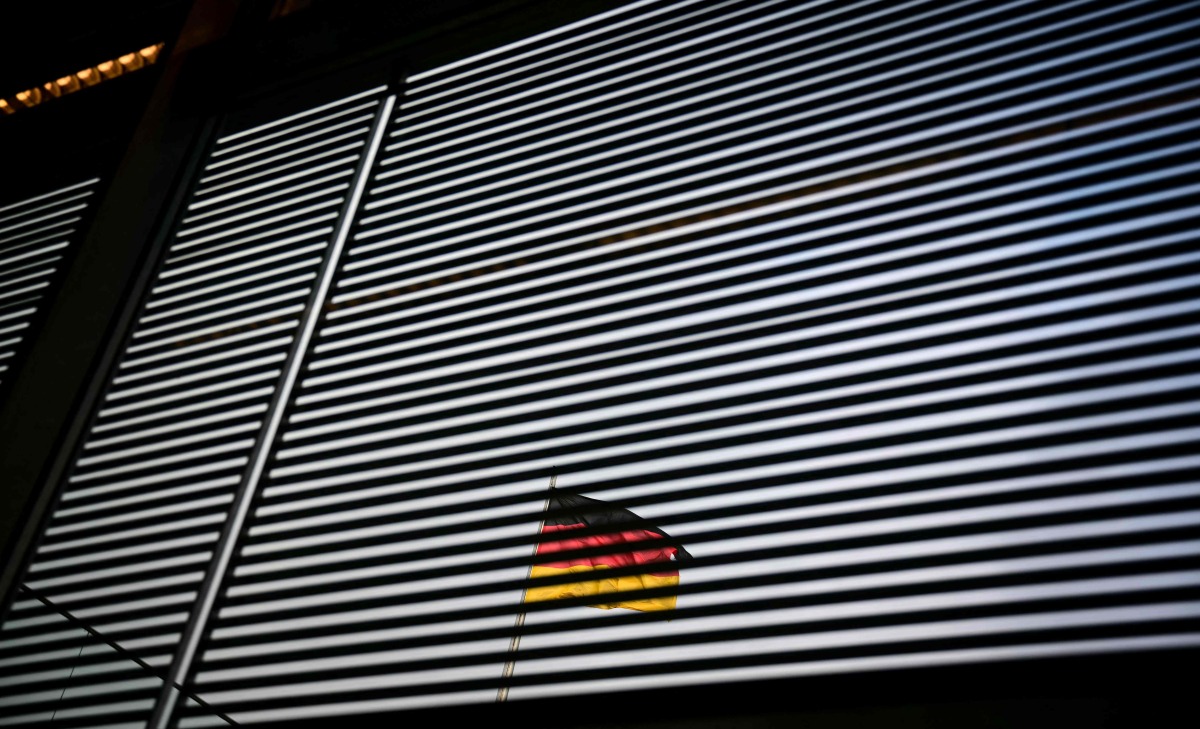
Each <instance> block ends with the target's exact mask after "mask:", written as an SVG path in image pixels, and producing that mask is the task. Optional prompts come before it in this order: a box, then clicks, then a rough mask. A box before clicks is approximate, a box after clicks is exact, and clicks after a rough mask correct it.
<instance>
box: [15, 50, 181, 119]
mask: <svg viewBox="0 0 1200 729" xmlns="http://www.w3.org/2000/svg"><path fill="white" fill-rule="evenodd" d="M162 49H163V44H162V43H155V44H154V45H152V46H146V47H145V48H142V49H139V50H137V51H134V52H132V53H126V54H124V55H121V56H118V57H117V58H116V59H115V60H111V61H104V62H102V63H97V64H96V65H95V66H93V67H91V68H85V69H82V70H80V71H76V72H75V73H73V74H68V75H66V76H62V77H60V78H58V79H55V80H54V81H47V82H46V83H44V84H42V85H41V86H40V87H34V88H32V89H26V90H25V91H21V92H19V93H18V94H16V95H15V97H10V98H13V99H14V100H15V101H16V102H19V103H20V104H21V106H24V107H33V106H37V105H38V104H40V103H42V102H43V101H45V100H47V99H48V98H51V97H58V96H62V95H64V94H70V93H74V92H76V91H78V90H80V89H81V88H83V87H84V86H95V85H96V84H98V83H100V82H101V81H103V80H105V79H110V78H116V77H117V76H120V75H122V74H123V73H125V72H126V71H136V70H138V69H139V68H145V67H146V66H148V65H150V64H152V63H154V62H155V61H156V60H158V54H159V53H161V52H162ZM43 92H44V93H43ZM0 101H3V100H0ZM0 111H3V112H4V113H6V114H12V113H14V112H15V111H16V107H15V106H14V105H13V104H11V103H9V102H8V101H3V105H0Z"/></svg>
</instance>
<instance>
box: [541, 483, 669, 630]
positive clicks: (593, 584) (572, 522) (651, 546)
mask: <svg viewBox="0 0 1200 729" xmlns="http://www.w3.org/2000/svg"><path fill="white" fill-rule="evenodd" d="M576 550H589V551H590V552H592V553H590V554H587V555H585V556H572V555H563V557H564V558H563V559H560V560H555V559H553V555H555V554H556V553H560V552H575V551H576ZM686 559H691V555H690V554H688V552H687V550H685V549H684V548H683V546H682V545H681V544H679V542H677V541H675V540H674V539H672V538H671V536H670V535H668V534H667V533H666V532H664V531H663V530H662V529H659V528H658V527H656V526H654V525H652V524H650V523H649V522H647V521H646V520H645V519H643V518H641V517H640V516H638V515H637V514H634V513H633V512H632V511H629V510H628V509H622V508H620V507H617V506H614V505H613V504H610V503H606V502H604V501H598V500H596V499H589V498H588V497H586V496H580V495H578V494H572V493H560V492H559V491H557V490H552V491H551V492H550V502H549V504H548V505H547V513H546V520H545V523H544V526H543V527H542V531H541V534H540V537H539V542H538V545H537V550H536V552H535V553H534V565H533V569H532V570H531V571H530V577H533V578H538V577H558V576H561V575H578V576H579V577H587V578H589V579H585V580H582V581H580V582H567V583H561V584H554V585H546V586H543V587H533V588H530V589H529V590H528V591H527V592H526V593H525V599H526V601H529V602H540V601H543V600H559V599H563V598H570V597H601V596H603V597H604V598H607V601H605V602H597V603H594V604H591V605H590V607H595V608H600V609H602V610H611V609H613V608H628V609H630V610H672V609H674V607H675V598H676V595H675V594H674V593H673V592H672V593H670V594H666V595H662V596H659V597H640V596H635V597H632V598H630V599H627V600H621V599H619V597H620V593H627V592H631V591H635V590H647V589H658V588H664V587H665V588H675V587H677V586H678V585H679V570H678V569H676V568H675V566H674V564H675V563H676V562H680V561H683V560H686ZM542 560H545V561H542ZM621 567H642V568H645V571H644V572H640V573H636V574H618V575H617V576H615V577H609V576H605V575H603V573H604V572H605V571H607V570H610V569H614V568H621ZM614 598H618V599H614Z"/></svg>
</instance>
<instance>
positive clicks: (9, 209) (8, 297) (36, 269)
mask: <svg viewBox="0 0 1200 729" xmlns="http://www.w3.org/2000/svg"><path fill="white" fill-rule="evenodd" d="M99 182H100V180H99V179H96V178H93V179H90V180H85V181H83V182H78V183H75V184H72V185H67V186H65V187H60V188H57V189H55V190H51V191H50V192H44V193H42V194H40V195H34V196H33V197H28V198H25V199H23V200H19V201H15V202H13V201H8V200H0V399H3V395H4V392H5V391H6V390H7V389H8V387H9V386H11V382H12V379H13V376H14V375H15V374H16V372H17V367H18V365H19V363H20V361H21V360H22V357H21V355H22V354H23V353H24V351H25V348H26V347H27V346H28V344H29V342H30V340H31V338H32V336H33V335H34V334H35V333H36V332H35V328H36V326H35V325H36V322H37V321H38V312H39V310H40V309H41V308H42V306H43V302H44V300H45V297H46V295H47V293H49V292H50V291H51V290H52V288H53V286H54V284H55V283H56V282H57V281H58V279H59V277H60V275H61V274H60V272H61V271H62V270H63V265H64V261H65V259H66V257H67V256H68V255H69V254H70V252H71V250H72V248H73V246H74V245H75V243H76V241H77V240H78V237H79V235H80V232H81V231H82V223H83V221H84V219H85V216H86V215H87V212H88V210H89V209H90V208H91V206H92V202H93V199H94V198H93V196H94V195H95V193H96V185H97V183H99Z"/></svg>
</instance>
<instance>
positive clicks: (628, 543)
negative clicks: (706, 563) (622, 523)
mask: <svg viewBox="0 0 1200 729" xmlns="http://www.w3.org/2000/svg"><path fill="white" fill-rule="evenodd" d="M585 527H586V525H584V524H563V525H558V524H547V525H546V526H545V527H544V528H543V532H542V533H543V535H554V534H556V533H562V532H569V531H572V530H576V529H583V528H585ZM655 542H657V543H658V544H654V543H655ZM662 542H663V537H662V535H660V534H656V533H654V532H650V531H646V530H645V529H628V530H626V531H621V532H609V533H606V534H585V535H581V536H571V535H565V536H564V537H562V538H553V539H544V538H543V540H542V541H541V542H540V543H539V544H538V547H537V554H538V555H548V554H552V553H554V552H566V551H570V550H577V549H605V550H607V551H605V552H604V553H601V554H594V555H590V556H575V557H569V558H568V559H565V560H553V561H542V560H538V561H537V562H536V563H535V564H537V565H541V566H545V567H553V568H556V569H568V568H570V567H576V566H582V567H601V566H602V567H631V566H636V565H654V566H656V567H657V566H658V565H662V563H664V562H665V563H667V564H668V565H670V564H673V560H672V559H671V554H672V552H673V551H674V550H675V547H674V546H672V545H669V544H664V545H662V546H658V545H659V544H662ZM663 566H666V565H663ZM646 573H647V574H652V575H657V576H661V577H678V576H679V570H677V569H671V568H668V569H665V570H664V569H661V568H659V569H651V570H646Z"/></svg>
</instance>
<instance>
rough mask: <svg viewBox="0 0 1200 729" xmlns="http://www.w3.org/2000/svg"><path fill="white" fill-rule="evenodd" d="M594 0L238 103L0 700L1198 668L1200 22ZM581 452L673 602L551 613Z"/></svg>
mask: <svg viewBox="0 0 1200 729" xmlns="http://www.w3.org/2000/svg"><path fill="white" fill-rule="evenodd" d="M602 5H603V7H599V8H596V9H594V10H593V11H592V12H590V13H589V14H587V15H585V16H584V17H581V18H573V19H567V20H563V21H560V22H557V23H554V24H552V25H553V27H551V28H549V29H543V30H540V31H535V30H529V31H527V32H524V33H523V34H522V35H521V37H520V38H518V39H516V40H512V41H509V42H506V43H496V44H494V46H493V47H491V48H489V49H486V50H483V51H480V52H475V53H471V54H467V55H463V54H460V55H459V57H457V58H456V59H455V60H450V61H439V62H437V63H432V62H429V61H426V60H422V58H421V57H420V56H419V55H415V56H411V57H410V56H405V57H404V58H403V59H402V61H401V60H396V61H395V69H397V70H394V71H393V72H392V73H391V74H390V78H389V79H388V80H387V82H385V83H382V84H379V83H376V82H374V81H368V80H367V79H366V75H364V78H362V79H355V78H354V76H353V74H351V75H349V76H348V77H347V78H346V79H345V80H343V81H339V82H338V84H335V85H336V86H337V87H338V91H337V92H336V93H332V94H331V93H329V91H328V89H327V86H328V84H327V85H326V87H322V91H320V92H316V91H313V92H311V94H310V97H311V98H309V97H305V98H306V99H307V100H306V102H305V103H303V104H300V105H299V106H297V104H296V102H295V98H296V96H297V95H296V94H295V93H293V94H292V95H291V96H290V97H289V99H288V101H287V104H288V105H290V106H291V107H295V108H298V109H299V110H294V109H289V111H288V112H287V113H286V114H284V113H275V114H273V113H272V112H271V111H270V110H271V108H272V103H271V99H270V97H265V98H259V99H254V100H252V101H243V102H241V103H242V106H241V107H235V108H231V109H227V110H224V111H222V112H221V113H220V114H219V115H218V116H216V117H214V118H215V119H216V121H215V123H216V126H217V131H216V132H215V133H214V134H213V135H212V137H211V140H210V142H209V143H207V144H206V145H205V146H204V147H203V149H201V150H198V151H197V154H198V155H199V156H200V159H201V160H202V162H201V164H200V165H199V169H198V171H197V173H196V174H195V175H193V176H192V178H191V179H189V180H188V182H187V193H186V195H185V201H184V204H182V205H181V206H180V207H179V210H178V211H177V213H176V214H175V215H173V216H172V217H171V219H170V221H169V222H168V224H169V236H168V239H167V244H166V245H165V247H164V249H163V251H162V252H161V254H160V255H159V256H158V257H157V260H155V261H154V262H153V265H154V266H155V269H154V271H155V273H154V275H153V280H152V282H151V284H150V285H149V286H148V287H147V290H146V292H145V295H144V297H143V298H142V299H141V300H140V302H139V303H138V304H137V315H136V317H135V318H134V321H133V323H132V326H131V327H130V328H129V329H128V331H127V333H125V334H124V335H123V336H124V340H123V342H122V344H121V346H120V354H119V357H118V358H117V359H116V360H115V361H114V363H113V365H112V367H111V368H110V371H108V372H105V373H104V377H105V378H106V379H105V380H104V385H103V394H102V397H101V398H100V400H99V402H98V403H97V405H96V407H94V408H93V409H92V410H91V411H89V412H87V413H84V414H83V415H82V416H81V417H85V418H86V419H87V420H86V427H84V428H83V429H82V430H83V435H82V436H81V439H80V442H79V443H77V444H75V445H74V448H75V450H74V451H73V453H72V455H71V458H70V467H69V468H68V469H67V470H66V471H65V472H64V474H63V477H62V479H61V480H60V482H59V483H56V484H55V488H57V489H58V494H59V496H58V498H57V501H56V502H55V504H54V505H53V507H52V508H51V509H50V510H49V512H48V514H47V517H46V522H45V526H44V527H43V529H42V532H41V536H40V538H39V539H38V541H37V546H36V549H35V550H34V551H33V552H32V554H31V555H30V556H29V558H28V565H27V567H26V570H25V572H24V575H23V577H22V580H23V581H24V583H25V584H26V585H28V587H29V588H31V589H30V591H29V592H27V593H19V592H17V593H15V600H14V602H13V604H12V607H11V610H10V611H9V614H8V616H7V618H6V619H5V622H4V624H3V628H2V630H0V685H3V686H4V687H5V689H6V691H5V693H4V694H3V696H2V697H0V711H3V712H4V713H2V714H0V725H5V724H16V725H40V724H41V723H43V722H50V721H54V722H56V723H59V724H61V723H63V722H64V721H66V722H70V725H77V726H85V725H86V726H91V725H93V724H94V725H97V726H99V725H108V724H114V725H116V724H120V725H125V724H128V725H130V726H150V727H169V726H179V727H200V726H224V725H228V724H230V723H237V724H265V723H271V724H273V725H274V724H284V723H287V722H303V721H306V720H307V721H311V722H314V723H317V724H319V723H320V722H323V721H335V720H350V721H358V720H360V718H361V717H368V716H369V717H373V718H375V719H379V718H380V717H384V718H385V719H384V720H385V721H386V720H394V721H404V720H405V719H404V717H405V716H408V715H412V714H413V713H414V712H425V713H421V714H420V715H421V716H422V717H429V716H436V714H429V713H428V712H429V711H437V710H456V709H462V708H471V707H474V708H477V709H478V710H479V713H478V714H474V715H472V716H477V717H479V718H481V720H487V717H488V716H492V715H491V714H489V713H487V712H488V710H493V711H497V710H500V708H503V709H504V710H510V709H511V710H514V711H520V708H519V707H520V706H530V707H536V706H549V705H551V704H550V703H547V702H555V701H557V702H562V701H570V700H577V701H582V700H583V699H581V698H580V697H591V698H595V697H602V696H606V695H610V694H619V695H621V696H628V695H630V693H629V692H632V693H633V694H638V695H643V696H646V697H647V699H646V700H647V701H650V702H653V701H654V700H655V697H656V696H658V695H664V692H667V691H673V690H683V689H695V690H697V691H701V692H703V691H705V690H717V689H720V690H725V689H727V688H728V687H729V686H731V685H742V686H746V687H752V686H754V685H756V684H762V683H765V682H768V681H787V682H791V683H789V684H787V685H789V686H794V687H795V688H796V691H797V692H798V693H802V692H803V691H804V687H805V686H811V685H815V684H813V683H810V682H814V681H818V680H825V679H827V678H829V677H836V676H849V677H854V676H857V675H862V676H864V677H865V676H875V677H876V678H873V679H870V680H873V681H880V682H883V681H885V680H886V679H879V678H878V675H879V674H880V672H883V673H886V674H888V675H899V676H904V675H908V673H912V672H919V671H928V670H934V669H945V668H950V669H953V670H958V669H960V668H961V669H962V670H964V671H971V670H981V669H980V667H984V666H1003V665H1006V664H1010V663H1013V662H1018V663H1019V662H1027V661H1043V662H1052V661H1055V660H1063V661H1067V660H1087V659H1089V658H1091V657H1099V658H1103V659H1106V660H1115V659H1116V658H1119V657H1120V656H1125V655H1128V656H1131V657H1134V656H1137V657H1142V656H1147V655H1149V656H1152V657H1153V658H1151V659H1150V660H1151V661H1154V660H1157V659H1158V657H1161V660H1162V662H1163V664H1164V665H1167V664H1169V663H1170V662H1171V661H1173V660H1175V659H1176V658H1178V657H1181V656H1182V657H1184V658H1185V659H1188V660H1190V659H1192V658H1194V656H1195V655H1196V648H1197V647H1200V602H1198V601H1197V597H1198V596H1200V541H1197V538H1198V537H1200V484H1198V483H1197V481H1196V476H1197V472H1198V468H1200V457H1198V456H1197V455H1196V453H1197V445H1198V443H1197V441H1198V440H1200V430H1197V428H1196V425H1197V418H1196V416H1197V413H1198V412H1200V407H1198V404H1200V403H1198V401H1197V397H1198V396H1200V389H1198V388H1200V376H1198V375H1197V368H1196V363H1197V360H1198V359H1200V336H1198V335H1200V328H1198V325H1197V323H1196V322H1197V311H1198V310H1200V297H1198V296H1197V287H1198V285H1200V253H1197V250H1198V249H1197V236H1198V235H1200V227H1198V226H1197V224H1196V223H1197V217H1198V216H1200V206H1198V205H1197V202H1198V198H1197V189H1196V185H1195V182H1194V181H1195V178H1196V171H1197V169H1200V143H1198V142H1197V141H1196V134H1195V132H1196V130H1197V128H1198V127H1200V115H1198V114H1197V113H1196V112H1197V105H1198V103H1200V102H1198V100H1197V94H1196V91H1197V89H1198V88H1200V82H1198V81H1197V75H1196V71H1197V68H1198V66H1200V60H1198V59H1200V56H1197V53H1196V49H1197V44H1198V43H1200V41H1197V39H1196V38H1197V36H1196V30H1197V26H1198V24H1200V20H1197V16H1196V14H1195V9H1196V8H1195V4H1193V3H1172V4H1159V3H1151V2H1139V1H1133V2H1124V3H1097V2H1086V1H1079V2H1057V3H1037V2H1029V1H1028V0H1017V1H1014V2H1006V3H987V2H973V1H970V0H964V1H962V2H955V3H940V2H921V1H913V2H905V3H889V2H875V1H863V2H854V3H831V2H791V1H784V0H753V1H750V0H744V1H739V0H730V1H726V2H700V1H699V0H672V1H667V0H641V1H638V2H625V3H611V4H602ZM533 25H536V23H533ZM300 96H301V97H303V96H304V95H303V94H300ZM281 98H282V97H281ZM281 104H282V102H281ZM0 295H3V292H2V291H0ZM552 478H553V479H554V482H555V483H556V484H557V487H558V488H560V489H566V490H569V491H571V492H572V493H578V494H582V495H585V496H588V497H591V498H594V499H600V500H604V501H607V502H611V503H613V504H618V505H620V506H621V507H624V508H628V509H630V510H632V511H634V512H636V513H637V514H639V515H641V516H642V517H645V518H647V519H649V520H651V521H653V522H654V523H655V524H657V525H659V526H661V527H663V528H664V529H665V530H666V531H668V532H670V534H671V535H673V536H674V538H676V539H678V540H679V541H680V543H681V544H683V545H685V546H686V547H687V550H688V551H689V552H690V553H691V556H692V559H691V560H690V561H688V562H687V563H686V564H680V565H679V566H680V570H679V571H680V587H679V590H678V603H677V607H676V608H675V609H674V610H671V611H670V612H669V613H665V614H664V613H654V612H638V611H633V610H620V609H618V610H597V609H595V608H594V607H589V605H588V601H586V600H558V601H551V602H543V603H537V604H532V603H526V602H525V601H524V599H523V596H524V594H525V589H526V588H527V587H529V586H531V585H541V584H544V582H532V583H531V582H530V580H529V578H528V574H529V568H530V564H531V553H532V550H533V548H534V546H535V544H536V543H537V542H538V538H539V536H538V532H539V529H540V527H539V523H540V520H541V519H542V517H543V507H544V504H545V503H546V499H547V496H548V488H549V484H550V482H551V479H552ZM38 596H43V597H45V598H46V599H47V600H49V601H51V602H52V603H53V604H54V605H56V606H58V608H60V609H61V610H66V611H68V612H69V613H70V614H71V616H73V618H75V619H78V620H79V621H83V622H85V623H87V624H89V625H91V626H93V627H94V628H95V629H96V630H97V631H98V632H100V633H102V634H103V635H104V636H105V637H106V638H107V639H109V640H110V641H111V642H115V643H118V644H120V646H121V647H122V648H123V649H125V650H127V651H128V653H129V654H130V655H124V654H120V655H119V654H118V651H117V650H116V649H115V648H114V647H113V646H112V645H109V644H105V643H104V641H102V640H98V639H97V638H96V636H91V637H89V638H86V639H84V638H83V631H82V629H81V628H80V627H79V626H78V625H76V624H74V623H72V622H70V620H69V619H68V618H67V617H65V616H64V615H62V613H61V612H58V613H56V612H55V611H54V610H52V609H50V608H49V607H47V605H46V603H45V602H39V600H38V599H37V598H38ZM515 638H516V639H519V641H518V640H515ZM518 646H519V648H518ZM131 655H132V656H135V657H136V658H138V659H139V660H141V661H144V662H145V664H146V665H138V664H137V663H136V662H134V661H132V660H131ZM1051 665H1052V664H1051ZM866 680H868V679H864V681H866ZM498 697H499V699H501V700H503V701H505V702H506V703H507V704H508V706H505V707H497V706H495V704H497V703H498ZM554 705H555V706H561V705H562V704H561V703H559V704H554ZM798 708H799V707H798ZM531 711H536V710H535V709H531ZM504 716H509V717H511V716H514V714H512V713H507V714H504ZM516 716H521V717H525V718H528V717H527V716H526V715H523V714H517V715H516ZM388 717H390V719H389V718H388ZM523 720H524V719H523ZM527 723H528V722H527Z"/></svg>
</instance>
